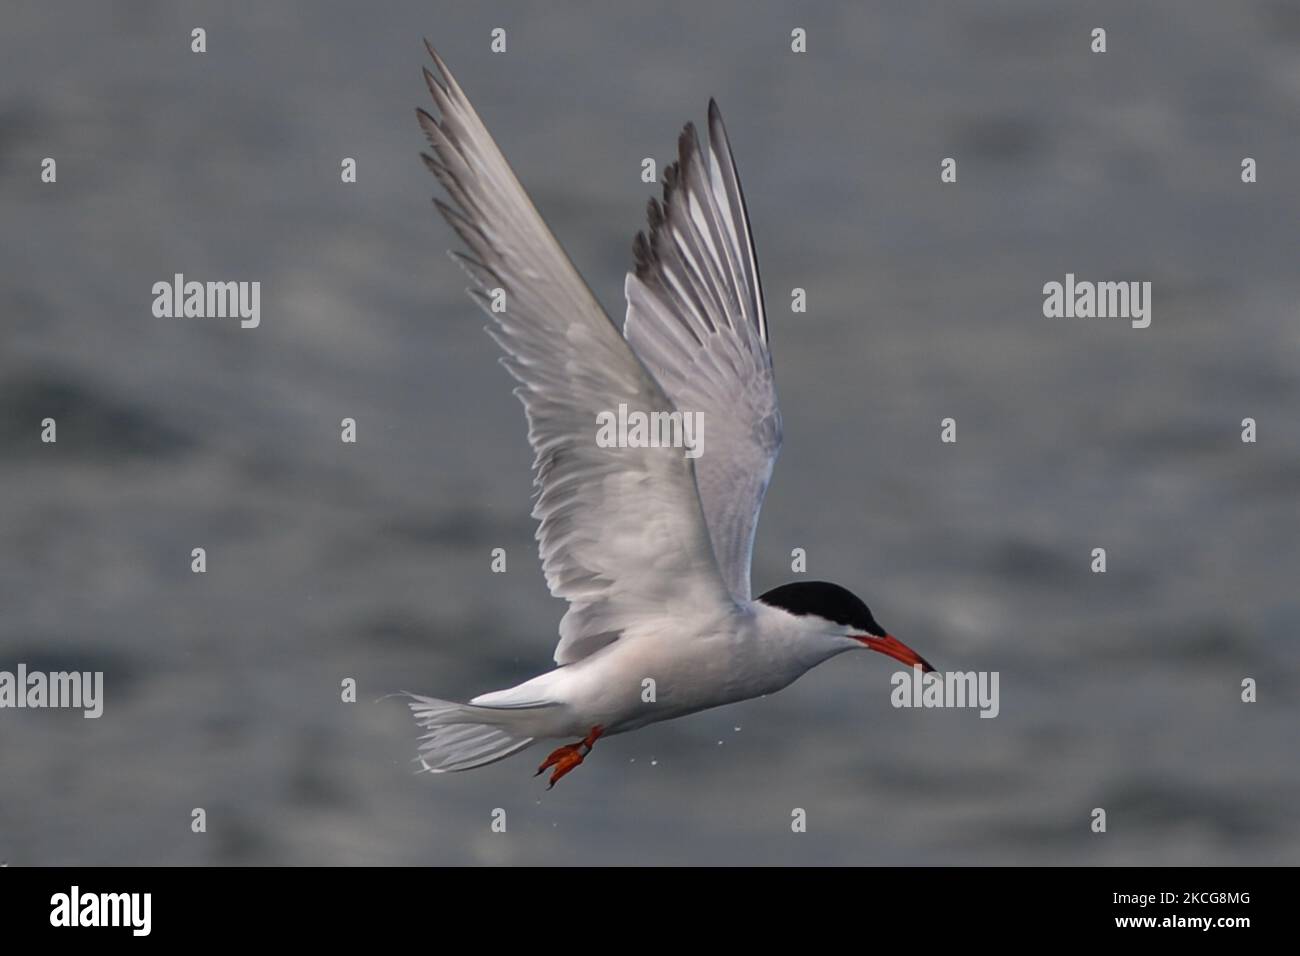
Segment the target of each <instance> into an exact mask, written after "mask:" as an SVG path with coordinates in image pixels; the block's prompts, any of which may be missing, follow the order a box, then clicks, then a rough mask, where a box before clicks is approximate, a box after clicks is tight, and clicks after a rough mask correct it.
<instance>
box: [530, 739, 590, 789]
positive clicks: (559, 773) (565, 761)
mask: <svg viewBox="0 0 1300 956" xmlns="http://www.w3.org/2000/svg"><path fill="white" fill-rule="evenodd" d="M604 732H605V731H604V728H603V727H592V728H591V733H589V734H587V736H586V737H584V738H583V739H582V740H579V741H578V742H577V743H576V744H565V745H564V746H563V747H558V748H556V749H555V750H554V751H552V752H551V755H550V756H549V757H547V758H546V759H545V760H544V761H542V765H541V766H540V767H538V768H537V773H535V774H533V776H537V775H538V774H540V773H542V772H543V771H545V770H546V769H547V768H548V767H554V768H555V771H554V772H553V773H552V774H551V782H550V783H549V784H547V787H546V789H547V790H550V789H551V787H553V786H555V782H556V781H557V780H559V779H560V778H561V777H563V776H564V775H565V774H566V773H568V772H569V771H570V770H572V769H573V768H574V767H576V766H577V765H578V764H580V763H582V758H584V757H585V756H587V754H589V753H591V748H592V747H594V746H595V745H596V741H597V740H599V739H600V735H601V734H602V733H604Z"/></svg>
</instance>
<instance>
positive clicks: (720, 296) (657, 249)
mask: <svg viewBox="0 0 1300 956" xmlns="http://www.w3.org/2000/svg"><path fill="white" fill-rule="evenodd" d="M677 151H678V159H677V162H676V163H674V164H673V165H671V166H669V167H668V168H667V169H665V170H664V198H663V202H662V203H660V202H658V201H657V200H654V199H652V200H650V211H649V216H650V236H649V238H648V239H647V238H646V235H645V233H639V234H638V235H637V237H636V243H635V246H634V253H635V256H636V271H635V272H630V273H628V276H627V282H626V283H625V290H626V292H627V321H626V323H625V325H624V328H623V334H624V335H625V336H626V337H627V340H628V341H629V342H631V343H632V348H633V349H635V350H636V353H637V355H638V356H640V358H641V361H643V362H644V363H645V364H646V366H647V367H648V368H649V369H650V371H651V373H652V374H653V375H654V377H655V380H656V381H657V382H658V383H659V384H660V386H661V387H662V388H663V389H664V391H665V392H667V393H668V397H669V398H671V399H672V400H673V404H674V405H676V406H677V408H678V409H679V410H681V411H683V412H686V411H690V412H695V413H698V414H701V415H702V416H703V421H704V428H703V436H704V440H703V442H702V445H703V448H702V454H701V455H700V457H699V458H698V459H697V460H696V462H695V481H696V484H697V485H698V486H699V493H700V502H701V504H702V505H703V508H704V516H705V519H706V521H707V524H708V528H709V537H710V538H711V539H712V541H713V550H714V553H715V555H716V556H717V560H718V565H719V568H720V570H721V572H722V576H723V580H725V581H726V582H727V587H728V589H729V590H730V592H731V594H732V596H733V597H734V598H735V600H737V601H748V600H749V597H750V590H749V562H750V556H751V554H752V553H753V549H754V529H755V527H756V526H757V524H758V513H759V510H760V509H761V508H762V507H763V495H764V494H765V493H766V492H767V485H768V481H769V480H770V479H771V477H772V466H773V465H774V464H775V463H776V456H777V454H778V453H779V452H780V450H781V411H780V409H779V407H778V406H777V400H776V383H775V379H774V377H773V374H772V357H771V354H770V353H769V352H768V345H767V317H766V315H765V314H764V311H763V290H762V288H761V287H760V285H759V279H758V259H757V258H756V257H755V255H754V240H753V237H752V236H751V234H750V230H749V216H748V214H747V213H746V211H745V198H744V196H743V195H742V194H741V191H740V180H739V179H738V178H737V176H736V166H735V161H734V159H733V158H732V155H731V144H730V143H729V142H728V141H727V131H726V129H725V128H724V127H723V125H722V115H721V113H720V112H719V111H718V105H717V104H716V103H714V102H713V101H712V100H710V101H709V147H708V152H707V156H706V155H705V153H704V151H702V150H701V149H700V143H699V140H698V138H697V137H696V135H695V127H694V126H692V125H690V124H687V126H686V129H685V130H684V131H683V132H682V135H681V137H680V138H679V139H678V142H677Z"/></svg>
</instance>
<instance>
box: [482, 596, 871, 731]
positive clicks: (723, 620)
mask: <svg viewBox="0 0 1300 956" xmlns="http://www.w3.org/2000/svg"><path fill="white" fill-rule="evenodd" d="M803 627H804V625H802V624H801V623H800V621H799V619H798V618H795V617H793V616H792V615H789V614H786V613H785V612H784V611H781V610H778V609H775V608H770V607H767V606H766V605H764V604H762V603H761V602H752V603H750V604H749V605H748V606H746V607H739V606H734V607H732V608H729V609H726V610H723V611H721V612H720V613H718V614H716V615H713V616H711V617H708V618H703V617H702V618H700V619H696V620H691V619H688V618H672V617H666V618H665V619H664V620H662V621H648V622H646V626H645V627H644V628H638V629H636V630H635V631H633V632H632V633H625V634H624V635H623V636H622V637H620V639H619V640H617V641H615V642H614V643H612V644H609V645H607V646H606V647H603V648H601V649H600V650H598V651H596V652H595V653H594V654H592V655H591V656H590V657H585V658H583V659H582V660H580V661H578V662H576V663H574V664H568V665H565V666H564V667H558V668H556V669H555V670H551V671H547V672H546V673H544V674H541V675H539V676H537V677H534V678H533V679H532V680H529V681H525V682H524V683H522V684H520V685H518V686H517V687H512V688H510V689H509V690H504V691H497V692H495V693H491V694H484V695H482V696H481V697H477V698H475V699H474V701H472V703H475V704H495V705H502V704H509V703H511V702H512V701H517V702H528V701H532V702H537V701H552V702H554V708H553V713H550V714H546V715H543V714H537V715H535V718H536V719H535V722H534V723H532V724H531V725H530V726H531V729H533V730H536V731H540V730H545V731H546V733H537V734H536V736H545V737H569V736H579V737H581V736H583V735H585V734H587V733H588V732H589V731H590V730H591V728H592V727H596V726H598V727H601V728H603V736H610V735H612V734H616V733H623V732H625V731H629V730H636V729H638V728H640V727H644V726H645V725H646V724H650V723H654V722H656V721H660V720H669V719H671V718H674V717H683V716H685V715H687V714H693V713H696V712H698V711H701V710H707V709H709V708H711V707H719V706H721V705H723V704H730V703H735V702H736V701H741V700H748V699H750V698H752V697H761V696H762V695H764V694H771V693H775V692H776V691H778V690H780V689H781V688H783V687H785V686H787V685H788V684H790V683H791V682H792V681H794V680H795V679H796V678H798V677H799V676H800V675H802V674H804V673H805V672H807V671H808V670H809V668H811V667H813V666H815V665H816V664H819V663H821V662H822V661H823V660H825V659H826V658H827V657H830V656H833V655H834V654H838V653H840V652H841V651H843V650H848V649H849V648H848V647H839V646H835V645H833V644H830V643H829V642H828V643H827V644H826V645H819V644H817V643H815V642H814V641H813V640H805V639H804V638H805V637H809V635H804V634H801V633H799V632H800V631H801V629H802V628H803ZM648 698H653V700H650V699H648ZM543 709H544V708H543Z"/></svg>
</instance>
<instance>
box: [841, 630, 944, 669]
mask: <svg viewBox="0 0 1300 956" xmlns="http://www.w3.org/2000/svg"><path fill="white" fill-rule="evenodd" d="M853 636H854V638H855V639H856V640H859V641H861V642H862V643H863V644H865V645H867V647H869V648H871V649H872V650H873V651H880V653H882V654H887V655H888V656H890V657H892V658H893V659H894V660H896V661H902V662H903V663H904V664H906V665H907V666H908V667H918V666H919V667H920V668H921V673H923V674H928V673H930V671H932V670H934V668H933V667H932V666H931V665H930V662H929V661H927V660H926V659H925V658H924V657H922V656H921V655H920V654H918V653H916V651H914V650H912V649H911V648H910V647H908V646H907V645H906V644H904V643H903V642H902V641H900V640H899V639H898V638H896V637H894V635H892V634H886V635H885V636H884V637H872V636H871V635H870V634H854V635H853Z"/></svg>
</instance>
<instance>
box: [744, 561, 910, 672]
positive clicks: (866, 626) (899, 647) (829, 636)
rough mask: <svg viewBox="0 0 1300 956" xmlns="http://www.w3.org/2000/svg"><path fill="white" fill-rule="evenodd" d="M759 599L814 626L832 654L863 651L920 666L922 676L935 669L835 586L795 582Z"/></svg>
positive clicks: (852, 596) (859, 601)
mask: <svg viewBox="0 0 1300 956" xmlns="http://www.w3.org/2000/svg"><path fill="white" fill-rule="evenodd" d="M758 599H759V600H760V601H762V602H763V603H764V604H766V605H768V606H769V607H776V608H780V609H781V610H783V611H786V612H788V613H790V614H793V615H794V616H795V617H797V618H801V619H803V620H804V621H805V622H806V623H808V624H815V625H816V626H815V627H814V628H812V629H811V633H812V634H813V635H815V637H816V639H817V640H819V641H824V642H826V643H827V649H828V650H829V651H830V652H831V653H832V654H834V653H838V652H839V651H847V650H855V649H860V648H866V649H867V650H872V651H879V652H880V653H881V654H886V655H888V656H889V657H892V658H893V659H894V660H896V661H901V662H902V663H904V664H906V665H907V666H908V667H916V666H919V667H920V668H921V670H922V671H923V672H925V673H929V672H930V671H932V670H934V668H933V667H932V666H930V662H929V661H927V660H926V659H925V658H924V657H922V656H921V655H920V654H918V653H916V651H914V650H912V649H911V648H910V647H908V646H907V645H906V644H904V643H903V642H902V641H900V640H899V639H898V638H896V637H894V636H893V635H892V634H890V633H889V632H888V631H886V630H885V629H884V628H883V627H881V626H880V624H879V623H878V622H877V621H876V618H875V616H874V615H873V614H872V613H871V608H869V607H867V605H866V603H865V602H864V601H863V600H862V599H861V598H859V597H858V596H857V595H855V594H854V593H853V592H852V591H850V590H848V589H847V588H842V587H840V586H839V585H838V584H829V583H827V582H826V581H798V582H796V583H794V584H783V585H781V587H779V588H773V589H772V590H771V591H768V592H767V593H766V594H762V595H760V596H759V598H758ZM827 656H830V655H829V654H828V655H827Z"/></svg>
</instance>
